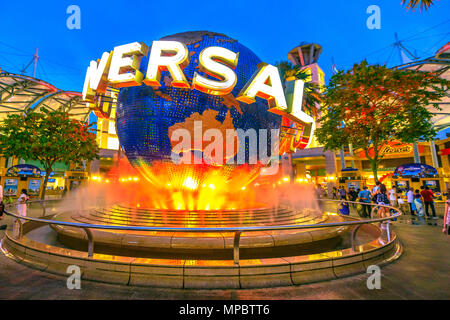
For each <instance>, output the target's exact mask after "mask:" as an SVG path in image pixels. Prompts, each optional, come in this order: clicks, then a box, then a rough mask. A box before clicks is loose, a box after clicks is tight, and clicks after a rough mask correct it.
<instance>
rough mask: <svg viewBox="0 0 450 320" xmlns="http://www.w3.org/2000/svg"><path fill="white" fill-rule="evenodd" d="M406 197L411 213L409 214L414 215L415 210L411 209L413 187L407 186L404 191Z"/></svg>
mask: <svg viewBox="0 0 450 320" xmlns="http://www.w3.org/2000/svg"><path fill="white" fill-rule="evenodd" d="M406 199H407V201H408V205H409V212H410V213H411V215H415V210H414V209H413V201H414V188H409V190H408V192H407V193H406Z"/></svg>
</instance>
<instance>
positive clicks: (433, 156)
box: [430, 140, 439, 169]
mask: <svg viewBox="0 0 450 320" xmlns="http://www.w3.org/2000/svg"><path fill="white" fill-rule="evenodd" d="M430 151H431V160H432V162H433V167H435V168H436V169H437V168H439V161H438V157H437V153H436V145H435V144H434V140H431V141H430Z"/></svg>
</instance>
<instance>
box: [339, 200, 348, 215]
mask: <svg viewBox="0 0 450 320" xmlns="http://www.w3.org/2000/svg"><path fill="white" fill-rule="evenodd" d="M342 200H347V197H345V196H344V198H343V199H342ZM339 207H340V208H339V212H340V213H341V214H343V215H345V216H348V215H350V208H349V204H348V202H345V201H341V203H340V204H339Z"/></svg>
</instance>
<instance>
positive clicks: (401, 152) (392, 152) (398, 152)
mask: <svg viewBox="0 0 450 320" xmlns="http://www.w3.org/2000/svg"><path fill="white" fill-rule="evenodd" d="M418 147H419V152H420V153H423V152H424V151H425V150H424V148H423V146H421V145H419V146H418ZM412 153H413V146H412V144H406V143H402V142H399V141H390V142H388V143H387V144H384V145H383V146H382V147H381V148H380V150H379V151H378V155H379V156H384V155H387V156H407V155H412ZM368 154H369V156H371V157H373V156H374V149H373V147H372V148H370V149H369V150H368ZM359 156H360V158H366V155H365V153H364V151H361V152H360V153H359Z"/></svg>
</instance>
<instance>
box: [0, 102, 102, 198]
mask: <svg viewBox="0 0 450 320" xmlns="http://www.w3.org/2000/svg"><path fill="white" fill-rule="evenodd" d="M42 111H43V112H42V113H36V112H29V113H27V114H25V115H23V114H21V115H17V114H13V115H8V117H7V118H6V119H5V120H4V121H3V123H2V124H1V125H0V153H1V154H2V155H3V156H5V157H17V158H22V159H36V160H39V161H40V162H41V163H42V166H43V167H44V170H45V172H46V175H45V179H44V183H43V191H42V194H41V199H44V197H45V191H46V189H47V183H48V179H49V177H50V174H51V173H52V172H53V166H54V164H55V163H56V162H65V163H66V164H69V163H70V162H72V163H75V164H80V163H81V162H82V161H83V160H92V159H94V158H98V152H99V149H98V146H97V143H96V141H95V135H94V134H93V133H92V132H91V131H90V126H91V125H92V124H91V125H89V124H87V123H84V122H80V121H78V120H74V119H70V117H69V115H68V114H67V113H65V112H61V111H48V110H44V109H43V110H42Z"/></svg>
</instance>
